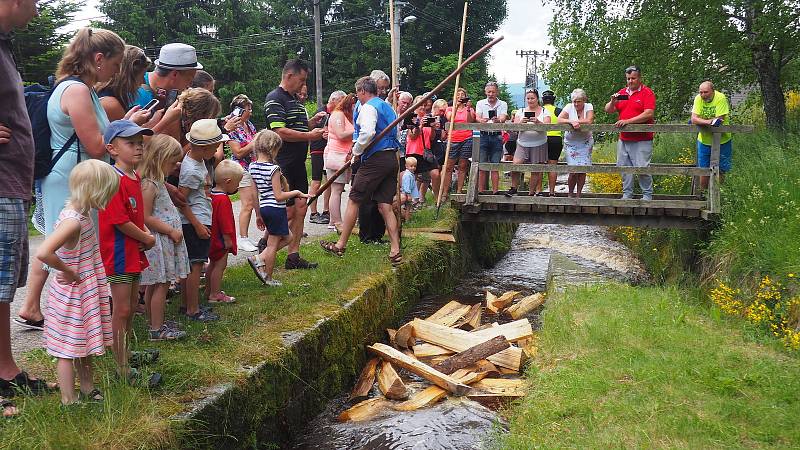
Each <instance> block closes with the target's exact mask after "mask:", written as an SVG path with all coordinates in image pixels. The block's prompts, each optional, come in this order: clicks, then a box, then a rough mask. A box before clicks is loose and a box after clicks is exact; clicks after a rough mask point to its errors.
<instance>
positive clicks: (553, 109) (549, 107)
mask: <svg viewBox="0 0 800 450" xmlns="http://www.w3.org/2000/svg"><path fill="white" fill-rule="evenodd" d="M542 107H543V108H544V109H546V110H547V111H548V112H549V113H550V117H552V118H553V123H558V114H556V105H542ZM547 135H548V136H561V132H560V131H558V130H551V131H548V132H547Z"/></svg>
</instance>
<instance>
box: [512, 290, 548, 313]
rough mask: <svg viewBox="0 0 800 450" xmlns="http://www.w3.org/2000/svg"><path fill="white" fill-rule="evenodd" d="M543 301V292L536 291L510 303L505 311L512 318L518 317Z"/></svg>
mask: <svg viewBox="0 0 800 450" xmlns="http://www.w3.org/2000/svg"><path fill="white" fill-rule="evenodd" d="M543 303H544V294H542V293H541V292H537V293H536V294H533V295H529V296H527V297H525V298H523V299H522V300H520V301H519V302H517V303H515V304H513V305H511V306H509V307H508V309H506V310H505V312H506V313H507V314H508V315H510V316H511V318H512V319H515V320H516V319H519V318H521V317H524V316H525V315H526V314H528V313H529V312H531V311H533V310H534V309H536V308H538V307H539V306H541V305H542V304H543Z"/></svg>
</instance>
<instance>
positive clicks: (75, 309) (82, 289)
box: [44, 208, 111, 359]
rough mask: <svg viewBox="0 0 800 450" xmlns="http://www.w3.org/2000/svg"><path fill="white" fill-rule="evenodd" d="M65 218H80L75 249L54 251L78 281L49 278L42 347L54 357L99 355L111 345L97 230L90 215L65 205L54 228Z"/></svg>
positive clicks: (106, 291)
mask: <svg viewBox="0 0 800 450" xmlns="http://www.w3.org/2000/svg"><path fill="white" fill-rule="evenodd" d="M64 220H77V221H78V222H80V225H81V234H80V239H79V240H78V245H76V246H75V248H74V249H66V248H61V249H59V250H57V251H56V255H58V257H59V258H61V260H62V261H64V263H65V264H66V265H67V266H69V267H72V268H74V269H75V270H76V271H77V272H78V275H79V276H80V281H79V282H77V283H73V284H61V283H59V282H58V280H57V279H56V277H55V276H54V277H52V278H51V280H50V291H49V294H48V298H47V312H46V314H45V320H44V340H45V347H46V348H47V353H49V354H51V355H53V356H55V357H57V358H66V359H73V358H83V357H86V356H90V355H102V354H103V353H105V347H106V346H110V345H111V306H110V303H109V299H110V298H111V291H110V290H109V287H108V282H107V281H106V272H105V269H103V260H102V258H101V257H100V250H99V248H98V244H97V233H96V231H95V228H94V223H92V220H91V219H90V218H88V217H86V216H84V215H81V214H80V213H78V212H77V211H74V210H72V209H66V208H65V209H64V210H62V211H61V214H60V215H59V217H58V221H57V222H56V224H55V227H54V229H55V228H57V227H58V225H59V224H60V223H61V222H62V221H64Z"/></svg>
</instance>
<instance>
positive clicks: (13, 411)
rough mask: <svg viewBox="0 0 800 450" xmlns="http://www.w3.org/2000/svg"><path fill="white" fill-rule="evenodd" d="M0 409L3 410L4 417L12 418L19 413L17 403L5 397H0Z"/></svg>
mask: <svg viewBox="0 0 800 450" xmlns="http://www.w3.org/2000/svg"><path fill="white" fill-rule="evenodd" d="M0 409H2V410H3V418H4V419H12V418H14V417H16V416H17V414H19V411H18V410H17V405H16V404H15V403H14V402H12V401H11V400H7V399H5V398H0Z"/></svg>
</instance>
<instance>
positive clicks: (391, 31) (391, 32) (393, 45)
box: [389, 0, 400, 89]
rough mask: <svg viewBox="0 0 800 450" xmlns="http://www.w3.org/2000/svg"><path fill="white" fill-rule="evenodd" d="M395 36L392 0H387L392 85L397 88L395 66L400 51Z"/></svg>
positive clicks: (396, 65) (397, 63) (397, 64)
mask: <svg viewBox="0 0 800 450" xmlns="http://www.w3.org/2000/svg"><path fill="white" fill-rule="evenodd" d="M395 36H397V30H396V29H395V20H394V0H389V37H390V39H391V41H392V42H391V48H392V87H393V88H397V89H399V88H398V86H397V67H398V66H399V62H398V61H397V59H398V55H399V54H400V52H398V51H397V48H396V47H397V43H396V42H395Z"/></svg>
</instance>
